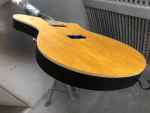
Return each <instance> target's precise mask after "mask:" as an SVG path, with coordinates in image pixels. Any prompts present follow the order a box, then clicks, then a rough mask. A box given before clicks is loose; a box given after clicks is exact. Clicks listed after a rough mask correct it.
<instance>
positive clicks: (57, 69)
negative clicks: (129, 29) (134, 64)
mask: <svg viewBox="0 0 150 113" xmlns="http://www.w3.org/2000/svg"><path fill="white" fill-rule="evenodd" d="M13 22H14V23H13V26H14V28H15V29H17V30H19V31H22V32H24V33H27V34H29V35H31V36H33V37H35V38H37V35H38V33H39V31H38V30H37V29H35V28H33V27H31V26H29V25H26V24H24V23H21V22H19V21H16V20H14V21H13ZM36 60H37V62H38V64H39V66H40V67H41V68H42V69H43V71H45V72H46V73H47V74H48V75H50V76H51V77H53V78H55V79H57V80H59V81H61V82H64V83H66V84H69V85H72V86H76V87H79V88H84V89H90V90H102V91H109V90H119V89H123V88H127V87H130V86H132V85H134V84H135V83H136V82H137V79H139V77H140V75H141V74H139V75H136V76H132V77H125V78H103V77H95V76H90V75H85V74H81V73H78V72H74V71H71V70H68V69H66V68H63V67H61V66H59V65H57V64H55V63H53V62H51V61H49V60H48V59H47V58H45V57H44V56H43V55H42V54H41V53H40V51H39V50H38V49H36Z"/></svg>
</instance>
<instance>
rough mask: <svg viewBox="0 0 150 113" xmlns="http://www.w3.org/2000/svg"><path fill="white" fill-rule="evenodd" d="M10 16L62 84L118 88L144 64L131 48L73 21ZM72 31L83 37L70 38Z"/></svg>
mask: <svg viewBox="0 0 150 113" xmlns="http://www.w3.org/2000/svg"><path fill="white" fill-rule="evenodd" d="M13 18H14V27H15V28H16V29H18V30H20V31H23V32H25V33H27V34H30V35H32V36H37V48H38V49H37V51H36V58H37V62H38V64H39V65H40V67H41V68H42V69H43V70H44V71H45V72H46V73H48V74H49V75H50V76H52V77H54V78H56V79H58V80H60V81H62V82H64V83H67V84H70V85H73V86H76V87H80V88H85V89H91V90H116V89H122V88H126V87H129V86H132V85H133V84H135V83H136V80H137V79H138V78H139V77H140V74H141V73H142V71H143V70H144V68H145V66H146V61H145V58H144V57H143V56H142V55H141V54H140V53H139V52H138V51H136V50H135V49H134V48H132V47H130V46H128V45H126V44H124V43H121V42H119V41H117V40H114V39H111V38H109V37H105V36H102V35H98V34H95V33H92V32H90V31H87V30H85V29H83V28H81V27H80V26H79V25H77V24H74V23H63V22H58V23H48V22H46V21H44V20H42V19H40V18H38V17H32V16H26V15H14V17H13ZM56 24H57V25H64V26H63V27H59V26H56ZM20 26H24V27H23V28H26V29H20V28H21V27H20ZM29 29H30V30H29ZM31 31H32V32H31ZM72 34H73V35H82V36H84V37H85V38H82V39H72V38H70V37H69V36H70V35H72Z"/></svg>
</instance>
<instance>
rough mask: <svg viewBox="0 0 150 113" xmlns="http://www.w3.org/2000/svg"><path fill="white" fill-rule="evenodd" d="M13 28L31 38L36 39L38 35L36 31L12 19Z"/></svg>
mask: <svg viewBox="0 0 150 113" xmlns="http://www.w3.org/2000/svg"><path fill="white" fill-rule="evenodd" d="M13 27H14V28H15V29H17V30H19V31H21V32H23V33H26V34H28V35H31V36H33V37H34V38H37V36H38V34H39V31H38V30H37V29H35V28H33V27H31V26H29V25H27V24H24V23H22V22H19V21H17V20H15V19H13Z"/></svg>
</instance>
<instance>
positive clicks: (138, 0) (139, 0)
mask: <svg viewBox="0 0 150 113" xmlns="http://www.w3.org/2000/svg"><path fill="white" fill-rule="evenodd" d="M102 1H111V2H120V3H126V4H134V5H139V6H146V7H149V6H150V1H149V0H102Z"/></svg>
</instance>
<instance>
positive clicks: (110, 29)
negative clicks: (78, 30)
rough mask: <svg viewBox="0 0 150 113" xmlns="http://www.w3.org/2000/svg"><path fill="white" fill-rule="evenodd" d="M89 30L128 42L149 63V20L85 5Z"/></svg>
mask: <svg viewBox="0 0 150 113" xmlns="http://www.w3.org/2000/svg"><path fill="white" fill-rule="evenodd" d="M86 12H87V17H88V21H89V26H90V30H91V31H92V32H95V33H98V34H102V35H104V36H108V37H111V38H113V39H116V40H119V41H121V42H123V43H125V44H128V45H130V46H132V47H133V48H135V49H136V50H138V51H139V52H140V53H142V54H143V55H144V57H145V58H146V60H147V63H149V64H150V20H147V19H142V18H137V17H133V16H127V15H123V14H118V13H114V12H110V11H105V10H101V9H95V8H91V7H86Z"/></svg>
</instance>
